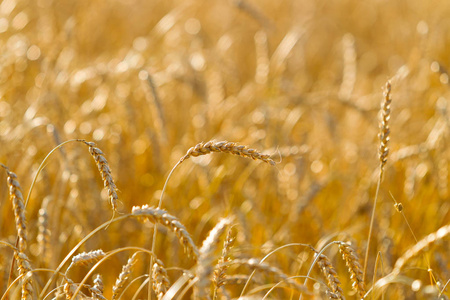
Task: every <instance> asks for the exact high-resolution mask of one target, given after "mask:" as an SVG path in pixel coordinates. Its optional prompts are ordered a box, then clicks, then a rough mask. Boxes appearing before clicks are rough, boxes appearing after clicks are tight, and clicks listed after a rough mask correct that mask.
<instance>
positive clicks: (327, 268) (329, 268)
mask: <svg viewBox="0 0 450 300" xmlns="http://www.w3.org/2000/svg"><path fill="white" fill-rule="evenodd" d="M317 265H318V266H319V268H320V270H321V271H322V274H323V275H324V276H325V278H326V279H327V283H328V287H329V288H330V289H331V292H332V293H331V294H329V296H330V298H331V299H345V298H344V295H343V293H344V291H343V290H342V287H341V282H340V280H339V278H338V276H337V272H336V270H335V269H334V267H333V265H332V264H331V262H330V260H329V259H328V257H326V256H325V255H323V254H319V257H318V259H317ZM335 297H337V298H335Z"/></svg>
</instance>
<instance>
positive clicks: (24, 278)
mask: <svg viewBox="0 0 450 300" xmlns="http://www.w3.org/2000/svg"><path fill="white" fill-rule="evenodd" d="M391 101H392V99H391V83H390V82H387V84H386V87H385V92H384V100H383V102H382V106H381V116H382V117H381V122H380V133H379V138H380V148H379V158H380V174H379V177H378V186H377V189H376V195H375V200H374V204H373V207H372V217H371V222H370V230H369V234H368V243H367V249H366V256H365V263H364V268H363V267H362V266H361V264H360V259H359V257H358V255H357V253H356V250H355V249H354V248H353V247H352V246H351V244H350V243H347V242H346V241H333V242H330V243H328V244H327V245H325V246H324V247H323V248H322V249H321V250H320V251H319V250H317V249H315V248H314V247H313V246H312V245H307V244H305V245H303V246H304V247H305V248H307V249H308V248H309V249H310V250H311V252H312V253H313V254H314V260H313V262H312V263H311V266H310V271H311V269H312V268H313V267H314V266H316V267H317V268H319V269H320V271H321V272H322V274H323V276H324V277H325V278H326V284H324V286H323V289H324V290H325V292H326V295H327V296H328V297H329V298H330V299H345V296H344V291H343V288H342V285H341V282H340V280H339V276H338V273H337V272H336V270H335V268H334V267H333V264H332V262H331V261H330V259H329V258H328V257H327V256H326V255H324V254H323V252H324V250H325V249H326V248H328V247H331V246H334V245H335V246H336V247H338V249H339V252H340V253H341V254H342V259H343V260H344V261H345V264H346V266H347V268H348V272H349V275H348V276H350V280H351V282H352V287H353V289H354V290H355V292H356V295H357V296H358V297H359V298H361V299H363V298H365V297H369V296H368V295H371V294H373V293H375V292H376V289H377V288H378V289H379V288H380V287H379V286H380V285H383V282H384V281H386V280H394V279H393V278H395V277H396V276H399V274H400V273H401V271H402V269H403V268H404V267H405V265H406V262H407V261H408V260H410V259H412V258H413V257H416V256H419V255H421V254H423V253H424V252H425V251H426V249H427V248H428V247H429V246H430V245H431V244H433V243H436V242H438V241H440V240H442V239H444V238H445V237H446V236H447V235H448V234H449V233H450V225H446V226H444V227H442V228H440V229H438V230H437V231H436V232H435V233H432V234H430V235H428V236H426V237H425V238H424V239H423V240H420V241H418V242H417V244H416V245H414V246H413V247H412V248H411V249H410V250H408V251H407V252H405V253H404V255H403V256H401V257H400V258H398V259H397V261H396V263H395V266H394V268H393V270H392V272H391V273H390V274H388V275H386V276H385V277H384V278H381V279H379V280H378V282H374V285H373V286H372V287H371V288H370V289H367V288H366V285H365V277H366V270H367V262H368V253H369V245H370V238H371V235H372V229H373V221H374V216H375V213H376V212H375V209H376V204H377V197H378V191H379V188H380V184H381V181H382V179H383V172H384V167H385V165H386V162H387V160H388V154H389V134H390V129H389V119H390V113H391V111H390V105H391ZM69 142H80V143H83V144H85V145H86V146H88V147H89V153H90V154H91V156H92V158H93V159H94V161H95V163H96V165H97V167H98V170H99V172H100V175H101V177H102V180H103V183H104V187H105V189H106V190H107V191H108V203H109V205H110V206H111V208H112V210H113V213H117V212H118V201H119V196H118V194H117V187H116V184H115V183H114V179H113V176H112V174H111V169H110V167H109V164H108V161H107V159H106V158H105V155H104V153H103V152H102V150H100V149H99V148H98V147H97V146H96V144H95V143H93V142H87V141H85V140H80V139H77V140H70V141H66V142H63V143H61V144H60V145H58V146H57V147H55V148H54V149H53V150H52V151H51V152H50V153H49V154H48V155H47V156H46V158H45V160H44V161H43V162H42V164H41V167H40V168H39V169H38V172H37V174H36V175H35V179H36V178H37V176H38V175H39V172H40V171H41V170H42V168H43V167H44V166H45V163H46V161H47V160H48V159H49V158H50V156H51V154H52V153H53V152H54V151H56V150H57V149H59V148H60V147H62V146H63V145H65V144H67V143H69ZM212 152H221V153H228V154H233V155H237V156H242V157H247V158H251V159H253V160H260V161H263V162H265V163H267V164H269V165H271V166H276V163H275V161H274V160H273V159H272V158H271V156H270V155H268V154H262V153H261V152H260V151H258V150H256V149H252V148H249V147H247V146H244V145H239V144H237V143H234V142H227V141H220V142H217V141H210V142H207V143H203V142H202V143H199V144H197V145H195V146H194V147H192V148H190V149H189V150H188V151H187V153H186V154H185V155H184V156H183V157H181V159H180V160H179V161H178V163H177V164H176V165H175V167H174V168H173V169H172V171H171V173H170V174H169V178H170V175H171V174H172V173H173V171H174V170H175V168H176V167H177V166H178V165H180V164H181V163H182V162H184V161H186V160H187V159H189V158H190V157H197V156H202V155H207V154H210V153H212ZM1 166H2V167H3V168H4V170H5V171H6V173H7V176H8V177H7V185H8V187H9V194H10V199H11V203H12V206H13V210H14V216H15V227H16V229H17V242H16V244H10V243H8V242H5V241H2V242H1V243H2V245H3V246H6V247H9V248H11V250H12V251H13V252H14V259H13V260H12V262H11V269H13V267H14V264H15V263H16V264H17V266H18V270H19V272H18V276H17V277H16V276H14V275H13V272H11V278H10V279H12V281H10V282H9V286H8V288H7V290H6V292H5V294H4V295H3V297H8V293H11V291H13V290H15V289H16V286H21V298H22V299H35V298H36V297H37V295H38V294H39V298H40V299H45V298H47V297H51V295H52V294H55V299H64V298H66V299H106V298H105V296H104V295H103V293H104V290H105V287H104V285H103V282H102V276H101V275H96V277H95V279H93V281H92V284H88V283H87V281H88V279H89V277H90V275H91V274H93V273H94V272H95V270H96V268H97V267H98V266H99V265H100V264H102V263H104V262H105V261H106V260H107V259H108V258H109V257H111V256H113V255H115V254H117V253H119V252H122V251H126V250H135V252H134V253H133V254H132V255H131V256H130V258H129V259H128V261H127V263H126V264H125V265H124V266H123V267H122V272H121V273H120V274H118V276H117V280H116V282H115V284H114V286H113V287H112V299H119V298H120V297H121V296H122V292H123V290H124V289H125V288H126V286H127V281H128V279H129V276H130V273H131V271H132V269H133V266H134V265H135V264H136V263H137V260H138V259H137V254H138V253H139V252H143V253H146V254H148V255H149V256H150V257H151V260H150V262H151V263H150V267H149V273H148V274H147V279H146V281H145V283H148V286H149V296H150V295H151V294H150V287H151V288H152V290H153V292H154V293H155V294H156V297H157V298H158V299H172V298H173V297H174V296H175V295H176V296H177V297H183V295H185V294H186V293H187V291H188V290H190V289H192V294H193V297H194V298H195V299H211V298H212V299H217V298H218V296H219V294H223V295H224V296H225V297H229V296H227V291H226V287H227V285H231V284H239V283H241V284H242V283H245V284H244V287H243V289H242V292H241V297H240V298H243V299H244V298H245V297H246V296H245V291H246V287H247V286H248V284H249V283H250V282H251V281H252V279H253V274H254V272H255V271H259V272H263V273H269V274H273V275H274V276H275V277H276V278H277V279H278V280H279V281H278V283H277V284H276V285H274V286H273V287H272V288H271V289H270V290H269V291H268V292H267V293H266V294H265V296H264V298H263V299H266V298H268V297H269V295H270V292H271V291H272V290H273V289H274V288H275V287H277V286H279V285H285V286H287V287H288V288H290V289H292V290H293V291H296V292H297V293H299V294H300V298H302V296H303V295H305V296H311V295H312V294H313V292H312V291H311V290H310V289H309V288H308V285H307V281H308V279H310V280H314V281H317V279H315V278H312V277H311V276H310V273H309V272H308V274H306V275H302V276H293V277H289V276H288V275H286V274H284V273H283V272H282V271H281V270H280V269H278V268H276V267H274V266H271V265H269V264H267V263H266V262H265V260H266V259H267V258H268V257H269V256H270V255H271V254H273V253H274V252H276V251H278V250H279V249H281V248H282V247H280V248H278V249H275V250H274V251H272V252H271V253H270V254H268V255H267V256H265V257H264V258H263V259H257V258H250V259H238V258H233V257H232V255H231V253H230V250H231V249H232V247H233V245H234V243H235V235H236V233H235V232H233V222H234V218H233V217H232V216H228V217H225V218H223V219H221V220H220V221H219V222H218V223H217V224H216V225H215V226H214V228H213V229H212V230H211V231H210V232H209V234H208V236H207V237H206V238H205V240H204V241H203V243H202V245H201V247H199V246H197V245H196V244H195V243H194V241H193V239H192V237H191V234H190V233H189V232H188V230H187V229H186V227H185V226H184V225H183V224H182V223H181V222H180V220H179V219H178V218H177V217H176V216H173V215H171V214H169V212H167V211H166V210H164V209H163V208H162V204H163V202H162V200H163V196H164V189H165V187H166V185H167V182H168V180H169V178H167V180H166V184H165V186H164V189H163V190H162V193H161V196H160V200H159V204H158V206H157V207H151V206H149V205H142V206H134V207H133V208H132V210H131V212H129V213H124V212H122V216H120V217H118V218H114V214H113V218H112V219H111V220H110V221H108V222H107V223H105V224H103V225H101V226H99V227H98V228H97V229H95V230H94V231H92V232H91V233H90V234H88V235H87V236H86V237H85V238H84V239H83V240H82V241H81V242H80V243H79V244H77V246H76V247H74V248H73V249H72V250H71V251H70V253H69V254H68V255H67V256H66V258H65V259H64V260H63V261H62V262H61V264H60V265H59V266H58V268H57V269H56V270H48V269H34V268H33V267H32V262H31V261H30V259H29V258H28V256H27V252H28V251H29V250H28V249H27V225H26V223H27V222H26V218H25V209H26V206H27V201H25V200H24V197H23V195H22V189H21V186H20V184H19V181H18V178H17V175H16V174H15V173H13V172H12V171H11V170H9V168H8V167H7V166H5V165H3V164H1ZM33 184H34V181H33ZM32 187H33V185H32ZM30 193H31V189H30V191H29V194H30ZM28 199H29V198H27V200H28ZM394 202H395V204H394V207H395V208H396V209H397V211H398V212H399V213H401V214H403V209H402V204H401V203H397V202H396V201H395V200H394ZM41 214H42V215H43V216H45V214H46V213H45V211H43V212H41ZM403 216H404V215H403ZM404 217H405V216H404ZM125 218H137V219H139V220H140V221H142V222H145V221H150V222H151V223H152V224H154V227H153V228H154V233H153V243H152V249H151V250H148V249H143V248H138V247H125V248H120V249H115V250H111V251H109V252H104V251H103V250H101V249H97V250H91V251H89V252H82V253H80V254H77V255H74V253H76V251H77V250H78V249H79V248H80V247H81V246H82V245H83V244H84V243H85V242H86V241H87V240H88V239H89V238H91V237H92V236H93V234H94V233H95V232H97V231H98V230H99V229H101V228H106V227H108V226H109V225H110V224H112V223H113V222H120V221H122V220H124V219H125ZM44 220H45V218H44V217H43V218H42V224H41V225H40V226H41V227H43V229H42V230H41V232H40V234H41V235H40V239H41V240H42V242H44V241H45V235H46V234H48V232H46V229H45V224H44V223H45V221H44ZM405 221H406V222H407V219H406V217H405ZM158 225H160V226H164V227H165V228H167V230H168V231H171V232H172V233H173V234H175V235H176V237H177V238H178V240H179V242H180V244H181V245H182V247H183V249H184V253H186V254H187V255H188V257H189V258H190V259H191V260H192V261H194V262H195V264H194V266H193V267H192V268H191V269H189V270H184V271H183V275H182V276H181V277H180V278H179V279H178V281H177V282H176V283H174V284H171V283H170V281H169V277H168V275H167V270H166V269H165V266H164V262H163V261H161V260H160V259H158V257H157V256H156V255H155V241H156V233H157V228H158ZM226 232H227V234H226V237H225V239H224V243H223V245H222V246H221V243H220V241H221V238H222V236H224V234H225V233H226ZM220 246H221V255H220V257H216V256H215V253H214V251H215V250H216V248H218V247H220ZM169 251H170V250H169ZM70 260H71V262H70V264H69V265H68V266H67V267H66V268H65V271H64V272H63V269H64V266H65V264H66V262H68V261H70ZM92 264H95V265H94V266H93V267H92V268H91V269H90V270H89V272H88V273H87V274H86V276H85V277H84V278H83V280H81V282H79V283H75V282H74V281H73V280H71V279H70V272H69V271H70V269H71V268H73V267H75V266H79V265H92ZM233 264H237V265H246V266H249V267H250V268H251V269H253V273H252V274H251V275H243V274H238V275H228V274H227V269H228V268H229V266H230V265H233ZM428 270H429V272H430V278H432V277H433V274H432V272H433V271H432V269H431V267H429V268H428ZM38 272H51V273H52V276H51V278H50V279H49V280H48V281H47V282H46V283H45V285H44V287H40V285H39V284H38V282H37V280H36V279H34V278H35V276H36V274H37V273H38ZM298 279H303V280H304V281H303V283H299V282H297V280H298ZM54 281H58V282H59V283H58V284H57V285H56V288H55V289H50V287H51V286H52V283H53V282H54ZM40 284H42V283H40ZM143 286H145V285H141V287H143ZM445 288H446V286H444V287H443V288H442V290H441V291H440V293H439V296H441V295H442V294H443V292H444V290H445ZM83 291H89V293H90V296H88V295H86V294H85V292H83Z"/></svg>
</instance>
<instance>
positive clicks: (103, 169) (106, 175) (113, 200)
mask: <svg viewBox="0 0 450 300" xmlns="http://www.w3.org/2000/svg"><path fill="white" fill-rule="evenodd" d="M80 141H81V142H83V143H84V144H86V145H87V146H89V153H91V155H92V157H93V158H94V160H95V163H96V164H97V168H98V170H99V172H100V174H101V176H102V179H103V185H104V186H105V188H106V189H107V190H108V194H109V204H110V205H111V207H112V209H113V211H114V212H116V211H117V203H118V201H119V196H118V195H117V187H116V184H115V183H114V179H113V177H112V174H111V169H110V168H109V164H108V161H107V160H106V158H105V156H104V153H103V152H102V150H100V149H99V148H97V147H96V145H95V143H93V142H86V141H83V140H80Z"/></svg>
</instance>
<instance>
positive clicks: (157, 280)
mask: <svg viewBox="0 0 450 300" xmlns="http://www.w3.org/2000/svg"><path fill="white" fill-rule="evenodd" d="M154 260H155V263H154V264H153V271H152V278H153V280H152V284H153V290H154V291H155V293H156V297H157V298H158V300H160V299H162V298H163V297H164V295H165V294H166V292H167V290H168V289H169V287H170V281H169V276H168V275H167V271H166V269H165V267H164V264H163V262H162V261H161V260H159V259H158V258H154Z"/></svg>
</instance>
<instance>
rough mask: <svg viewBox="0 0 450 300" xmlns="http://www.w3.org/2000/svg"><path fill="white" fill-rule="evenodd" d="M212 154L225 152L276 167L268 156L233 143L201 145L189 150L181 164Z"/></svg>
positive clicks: (223, 142)
mask: <svg viewBox="0 0 450 300" xmlns="http://www.w3.org/2000/svg"><path fill="white" fill-rule="evenodd" d="M211 152H224V153H230V154H234V155H238V156H242V157H248V158H251V159H254V160H262V161H263V162H265V163H268V164H270V165H272V166H274V165H275V162H274V161H273V160H272V159H271V158H270V155H268V154H262V153H261V152H259V151H258V150H255V149H252V148H248V147H247V146H244V145H239V144H237V143H233V142H227V141H221V142H213V141H209V142H207V143H199V144H197V145H195V146H194V147H192V148H191V149H189V150H188V152H187V153H186V155H184V156H183V157H182V158H181V159H180V162H183V161H184V160H186V159H188V158H189V157H191V156H201V155H206V154H209V153H211Z"/></svg>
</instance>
